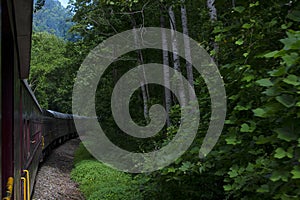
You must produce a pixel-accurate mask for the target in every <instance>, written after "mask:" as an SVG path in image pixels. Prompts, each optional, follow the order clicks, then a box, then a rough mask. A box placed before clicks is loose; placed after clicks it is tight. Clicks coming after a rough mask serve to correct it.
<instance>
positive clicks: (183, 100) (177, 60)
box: [169, 6, 186, 106]
mask: <svg viewBox="0 0 300 200" xmlns="http://www.w3.org/2000/svg"><path fill="white" fill-rule="evenodd" d="M169 17H170V27H171V30H172V31H171V34H172V49H173V64H174V69H175V70H176V72H177V73H176V74H175V81H176V84H177V87H178V93H179V98H180V100H181V103H182V104H183V105H184V106H186V97H185V93H184V87H183V81H182V78H181V76H180V75H181V74H180V71H181V70H180V58H179V56H178V42H177V39H176V32H175V31H176V21H175V15H174V11H173V8H172V6H170V7H169Z"/></svg>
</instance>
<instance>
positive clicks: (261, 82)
mask: <svg viewBox="0 0 300 200" xmlns="http://www.w3.org/2000/svg"><path fill="white" fill-rule="evenodd" d="M256 83H257V84H258V85H260V86H263V87H270V86H273V85H274V84H273V83H272V81H270V79H268V78H264V79H260V80H258V81H256Z"/></svg>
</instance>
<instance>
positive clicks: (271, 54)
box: [263, 50, 279, 58]
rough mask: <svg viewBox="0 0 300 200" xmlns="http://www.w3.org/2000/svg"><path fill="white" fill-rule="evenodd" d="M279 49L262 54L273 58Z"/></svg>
mask: <svg viewBox="0 0 300 200" xmlns="http://www.w3.org/2000/svg"><path fill="white" fill-rule="evenodd" d="M278 52H279V51H277V50H276V51H272V52H269V53H266V54H265V55H263V56H264V57H265V58H273V57H275V55H276V54H277V53H278Z"/></svg>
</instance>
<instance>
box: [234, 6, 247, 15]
mask: <svg viewBox="0 0 300 200" xmlns="http://www.w3.org/2000/svg"><path fill="white" fill-rule="evenodd" d="M233 10H234V11H236V12H238V13H242V12H243V11H244V10H245V8H244V7H243V6H237V7H234V8H233Z"/></svg>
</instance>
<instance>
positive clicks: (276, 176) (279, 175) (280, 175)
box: [270, 170, 289, 182]
mask: <svg viewBox="0 0 300 200" xmlns="http://www.w3.org/2000/svg"><path fill="white" fill-rule="evenodd" d="M288 177H289V173H288V172H287V171H283V170H280V171H274V172H273V173H272V175H271V177H270V180H271V181H273V182H275V181H279V180H280V179H281V180H283V181H284V182H287V181H288Z"/></svg>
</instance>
